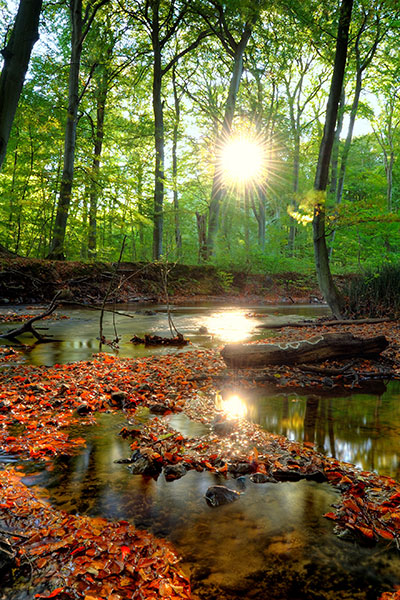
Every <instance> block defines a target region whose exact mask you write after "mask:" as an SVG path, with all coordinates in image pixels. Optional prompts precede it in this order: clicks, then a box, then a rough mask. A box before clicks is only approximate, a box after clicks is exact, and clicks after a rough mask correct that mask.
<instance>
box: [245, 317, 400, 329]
mask: <svg viewBox="0 0 400 600" xmlns="http://www.w3.org/2000/svg"><path fill="white" fill-rule="evenodd" d="M392 321H393V319H390V318H377V319H342V320H338V319H335V320H334V321H320V320H319V319H317V320H314V321H297V322H296V321H294V322H291V323H290V322H288V323H270V324H269V325H268V323H262V324H261V325H256V327H258V329H284V328H285V327H333V326H334V325H365V324H368V323H369V324H371V323H372V324H373V323H390V322H392Z"/></svg>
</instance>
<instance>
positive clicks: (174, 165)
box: [172, 65, 182, 258]
mask: <svg viewBox="0 0 400 600" xmlns="http://www.w3.org/2000/svg"><path fill="white" fill-rule="evenodd" d="M172 86H173V91H174V106H175V120H174V127H173V132H172V181H173V187H174V189H173V194H174V221H175V244H176V252H177V256H178V258H180V256H181V254H182V235H181V229H180V222H179V196H178V156H177V149H178V133H179V122H180V114H181V107H180V98H179V95H178V90H177V86H176V69H175V65H174V66H173V67H172Z"/></svg>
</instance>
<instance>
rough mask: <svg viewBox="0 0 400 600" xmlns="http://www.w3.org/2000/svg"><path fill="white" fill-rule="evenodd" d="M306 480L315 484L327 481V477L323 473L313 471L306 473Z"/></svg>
mask: <svg viewBox="0 0 400 600" xmlns="http://www.w3.org/2000/svg"><path fill="white" fill-rule="evenodd" d="M306 479H308V480H309V481H316V482H317V483H324V482H325V481H327V477H326V475H325V473H324V472H323V471H319V470H317V469H316V470H315V471H310V472H308V473H306Z"/></svg>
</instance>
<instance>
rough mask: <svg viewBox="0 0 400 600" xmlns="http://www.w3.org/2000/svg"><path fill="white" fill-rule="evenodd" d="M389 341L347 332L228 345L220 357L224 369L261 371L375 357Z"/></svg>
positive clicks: (383, 337)
mask: <svg viewBox="0 0 400 600" xmlns="http://www.w3.org/2000/svg"><path fill="white" fill-rule="evenodd" d="M388 345H389V342H388V341H387V339H386V338H385V336H383V335H379V336H376V337H372V338H359V337H355V336H353V335H352V334H351V333H325V334H322V335H317V336H315V337H312V338H310V339H308V340H300V341H296V342H282V343H280V344H228V345H226V346H225V347H224V348H223V349H222V351H221V356H222V358H223V359H224V361H225V363H226V364H227V366H228V367H236V368H247V367H253V368H254V367H255V368H257V367H258V368H262V367H265V366H267V365H282V364H283V365H292V364H298V363H310V362H318V361H323V360H326V359H328V358H348V357H351V356H376V355H378V354H380V353H381V352H383V350H385V349H386V348H387V347H388Z"/></svg>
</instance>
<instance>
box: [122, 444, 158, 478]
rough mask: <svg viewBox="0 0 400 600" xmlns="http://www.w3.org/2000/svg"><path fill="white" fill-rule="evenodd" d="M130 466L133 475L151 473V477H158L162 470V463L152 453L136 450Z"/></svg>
mask: <svg viewBox="0 0 400 600" xmlns="http://www.w3.org/2000/svg"><path fill="white" fill-rule="evenodd" d="M130 462H131V465H130V467H129V470H130V472H131V473H132V475H149V476H150V477H158V475H159V474H160V472H161V468H162V466H161V463H160V462H158V461H156V460H154V459H153V458H152V457H151V455H149V454H147V453H146V452H143V453H142V452H140V450H136V451H135V452H134V453H133V454H132V456H131V458H130Z"/></svg>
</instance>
